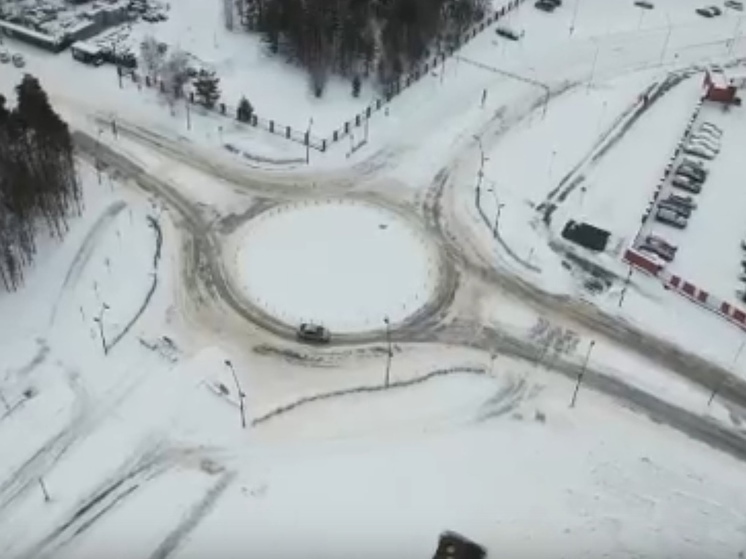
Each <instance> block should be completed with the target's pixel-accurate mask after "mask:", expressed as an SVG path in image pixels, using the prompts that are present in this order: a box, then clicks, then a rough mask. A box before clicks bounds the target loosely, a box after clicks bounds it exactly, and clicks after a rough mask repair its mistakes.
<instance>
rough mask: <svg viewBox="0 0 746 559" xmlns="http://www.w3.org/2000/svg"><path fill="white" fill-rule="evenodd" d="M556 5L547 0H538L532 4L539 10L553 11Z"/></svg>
mask: <svg viewBox="0 0 746 559" xmlns="http://www.w3.org/2000/svg"><path fill="white" fill-rule="evenodd" d="M555 7H556V6H555V5H554V4H552V3H551V2H547V0H539V1H538V2H537V3H536V4H534V8H536V9H537V10H541V11H542V12H549V13H551V12H553V11H554V8H555Z"/></svg>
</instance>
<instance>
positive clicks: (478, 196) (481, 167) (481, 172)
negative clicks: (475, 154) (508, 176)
mask: <svg viewBox="0 0 746 559" xmlns="http://www.w3.org/2000/svg"><path fill="white" fill-rule="evenodd" d="M473 138H474V139H475V140H476V141H477V145H478V146H479V157H480V162H479V172H478V173H477V187H476V189H475V202H476V205H477V208H479V203H480V200H481V190H480V189H481V188H482V177H484V162H485V161H487V158H486V157H485V156H484V147H483V146H482V138H480V137H479V136H476V135H475V136H473Z"/></svg>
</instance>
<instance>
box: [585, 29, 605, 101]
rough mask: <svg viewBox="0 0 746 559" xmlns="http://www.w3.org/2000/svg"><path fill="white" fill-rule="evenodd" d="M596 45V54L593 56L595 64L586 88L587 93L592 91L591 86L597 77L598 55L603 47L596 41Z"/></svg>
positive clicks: (592, 65)
mask: <svg viewBox="0 0 746 559" xmlns="http://www.w3.org/2000/svg"><path fill="white" fill-rule="evenodd" d="M594 42H595V43H596V52H595V54H594V55H593V63H592V64H591V77H590V78H589V79H588V85H587V86H586V89H585V90H586V92H588V91H590V90H591V85H593V78H594V77H595V75H596V63H597V62H598V53H599V51H600V50H601V45H600V44H599V43H598V41H594Z"/></svg>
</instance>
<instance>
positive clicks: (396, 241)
mask: <svg viewBox="0 0 746 559" xmlns="http://www.w3.org/2000/svg"><path fill="white" fill-rule="evenodd" d="M226 249H227V250H228V256H229V262H228V264H229V266H230V268H231V270H230V271H231V273H232V275H233V283H234V284H235V286H236V287H237V288H239V289H240V290H241V291H242V293H243V295H244V296H245V297H247V298H248V299H249V301H250V302H251V303H252V304H254V305H255V306H256V307H258V308H260V309H261V310H262V311H264V312H265V313H267V314H269V315H270V316H272V317H273V318H275V319H277V320H280V321H281V322H283V323H285V324H287V325H289V326H291V327H297V326H298V325H299V324H301V323H304V322H309V323H313V324H318V325H321V326H324V327H326V328H327V329H329V330H330V331H331V332H332V334H334V333H335V332H336V333H360V332H365V331H370V330H378V329H381V328H384V327H385V320H386V319H388V320H389V321H390V324H392V325H393V324H396V323H398V322H402V321H404V320H405V319H406V318H407V317H408V316H410V315H412V314H413V313H414V312H416V311H417V310H418V309H419V308H421V307H422V306H423V305H424V304H425V303H426V302H427V301H428V299H429V297H430V296H431V295H432V294H433V292H434V290H435V288H436V284H437V282H438V255H437V253H436V251H435V250H434V249H433V248H432V247H431V246H429V244H428V242H427V241H426V240H425V239H424V236H423V235H422V233H421V232H420V231H418V230H417V229H416V228H415V227H413V226H411V225H410V224H408V223H407V222H406V221H405V219H404V218H402V217H400V216H399V215H397V214H395V213H393V212H391V211H388V210H384V209H381V208H378V207H376V206H373V205H370V204H366V203H363V202H358V201H346V200H345V201H328V202H303V203H298V204H288V205H284V206H279V207H275V208H273V209H271V210H268V211H266V212H264V213H262V214H260V215H259V216H257V217H256V218H254V219H252V220H250V221H248V222H247V223H245V224H244V225H243V226H242V227H240V228H238V229H237V230H236V232H235V233H234V234H233V235H232V236H231V239H229V242H228V244H227V246H226Z"/></svg>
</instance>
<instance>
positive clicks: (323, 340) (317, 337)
mask: <svg viewBox="0 0 746 559" xmlns="http://www.w3.org/2000/svg"><path fill="white" fill-rule="evenodd" d="M297 335H298V339H299V340H303V341H306V342H314V343H319V344H327V343H329V341H330V340H331V334H330V333H329V330H327V329H326V328H324V327H323V326H321V325H319V324H312V323H310V322H304V323H302V324H301V325H300V326H299V327H298V332H297Z"/></svg>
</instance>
